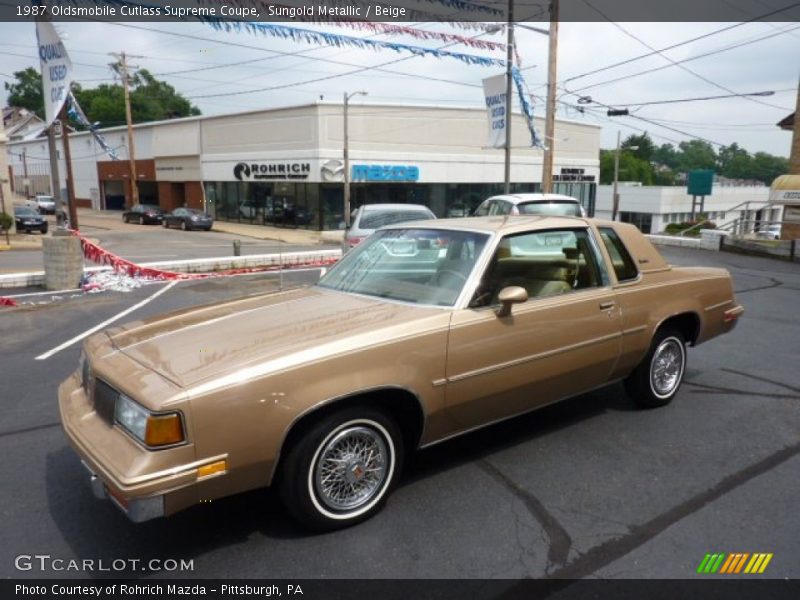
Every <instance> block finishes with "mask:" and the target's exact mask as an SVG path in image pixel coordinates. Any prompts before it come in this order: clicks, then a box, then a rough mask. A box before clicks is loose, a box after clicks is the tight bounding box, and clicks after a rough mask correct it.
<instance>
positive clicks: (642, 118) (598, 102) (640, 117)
mask: <svg viewBox="0 0 800 600" xmlns="http://www.w3.org/2000/svg"><path fill="white" fill-rule="evenodd" d="M562 89H564V90H565V91H566V92H567V93H568V94H570V95H573V96H578V94H576V93H575V92H570V91H569V90H567V89H566V88H562ZM592 103H593V104H598V105H600V106H602V107H603V108H606V109H613V108H614V107H613V106H611V105H608V104H604V103H602V102H600V101H598V100H592ZM628 116H629V117H630V118H632V119H637V120H639V121H643V122H645V123H650V124H651V125H655V126H656V127H663V128H664V129H669V130H670V131H674V132H675V133H680V134H681V135H685V136H686V137H689V138H694V139H697V140H701V141H703V142H706V143H708V144H712V145H714V146H725V144H722V143H720V142H716V141H714V140H711V139H708V138H704V137H702V136H699V135H693V134H691V133H688V132H686V131H682V130H680V129H677V128H676V127H672V126H670V125H663V124H661V123H656V122H655V121H652V120H650V119H647V118H645V117H642V116H639V115H634V114H631V115H628Z"/></svg>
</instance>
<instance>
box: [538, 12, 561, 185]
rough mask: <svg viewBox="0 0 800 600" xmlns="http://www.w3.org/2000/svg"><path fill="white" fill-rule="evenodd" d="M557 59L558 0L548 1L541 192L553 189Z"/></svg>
mask: <svg viewBox="0 0 800 600" xmlns="http://www.w3.org/2000/svg"><path fill="white" fill-rule="evenodd" d="M557 59H558V0H552V1H551V3H550V36H549V46H548V52H547V107H546V109H545V111H546V114H545V125H544V143H545V151H544V157H543V159H542V192H543V193H545V194H550V193H552V191H553V154H554V152H555V145H556V83H557V82H556V62H557Z"/></svg>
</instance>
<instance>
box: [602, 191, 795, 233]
mask: <svg viewBox="0 0 800 600" xmlns="http://www.w3.org/2000/svg"><path fill="white" fill-rule="evenodd" d="M617 191H618V193H619V209H618V210H619V216H618V219H619V220H621V221H624V222H626V223H633V224H634V225H636V226H637V227H638V228H639V229H641V230H642V232H644V233H659V232H662V231H665V230H666V228H667V225H669V224H670V223H683V222H687V221H689V220H690V219H691V216H692V197H691V196H690V195H688V194H687V193H686V187H679V186H670V187H666V186H664V187H662V186H646V187H645V186H633V185H620V186H619V187H618V189H617ZM769 193H770V190H769V188H768V187H766V186H752V187H723V186H719V187H716V186H715V187H714V188H713V191H712V194H711V195H710V196H706V197H705V200H704V202H703V210H702V213H703V214H704V215H706V217H707V218H708V220H710V221H713V222H714V223H716V225H717V226H720V225H724V224H726V223H729V222H732V221H734V220H735V219H741V220H743V221H752V222H756V221H780V219H781V207H779V206H771V205H769ZM698 200H699V199H698ZM612 208H613V186H611V185H601V186H598V188H597V200H596V206H595V216H596V217H598V218H602V219H610V218H611V212H612Z"/></svg>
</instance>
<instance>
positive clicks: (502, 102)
mask: <svg viewBox="0 0 800 600" xmlns="http://www.w3.org/2000/svg"><path fill="white" fill-rule="evenodd" d="M483 95H484V96H485V97H486V110H487V111H488V116H489V140H488V142H487V144H486V145H487V146H489V147H490V148H505V146H506V76H505V75H495V76H494V77H487V78H486V79H484V80H483Z"/></svg>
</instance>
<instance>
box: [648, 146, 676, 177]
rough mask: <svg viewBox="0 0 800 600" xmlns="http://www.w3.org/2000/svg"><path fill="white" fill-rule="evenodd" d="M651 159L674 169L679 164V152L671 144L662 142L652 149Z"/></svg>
mask: <svg viewBox="0 0 800 600" xmlns="http://www.w3.org/2000/svg"><path fill="white" fill-rule="evenodd" d="M652 161H653V162H654V163H656V164H657V165H664V166H667V167H669V168H670V169H671V170H673V171H674V170H675V169H677V168H678V165H679V164H680V154H679V153H678V151H677V150H675V146H673V145H672V144H662V145H660V146H659V147H658V148H656V149H655V150H654V151H653V157H652Z"/></svg>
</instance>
